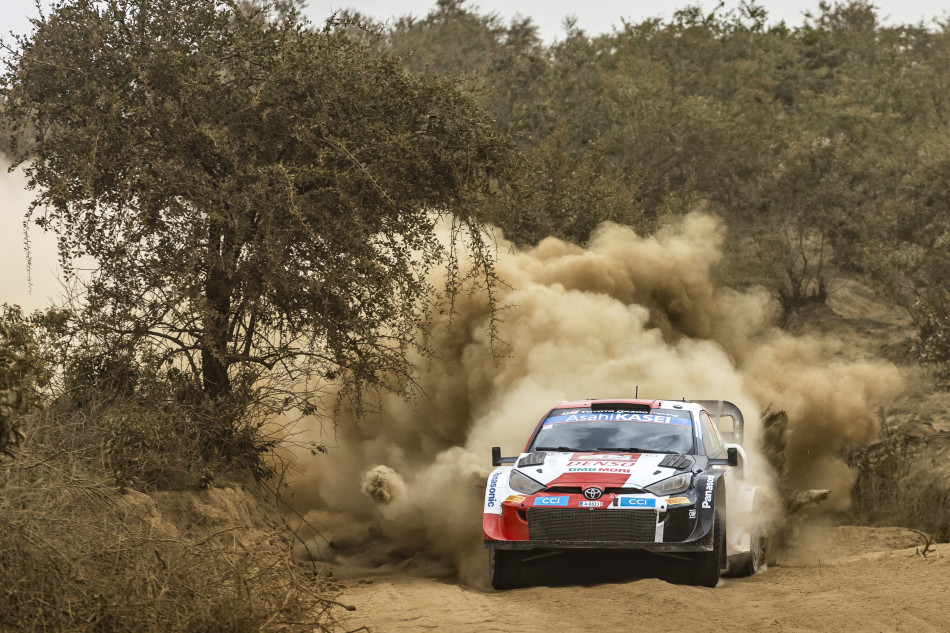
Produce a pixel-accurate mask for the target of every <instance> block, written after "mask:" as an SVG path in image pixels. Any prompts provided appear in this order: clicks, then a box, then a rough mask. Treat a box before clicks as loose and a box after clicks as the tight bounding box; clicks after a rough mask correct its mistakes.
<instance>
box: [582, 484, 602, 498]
mask: <svg viewBox="0 0 950 633" xmlns="http://www.w3.org/2000/svg"><path fill="white" fill-rule="evenodd" d="M602 494H604V491H603V490H601V489H600V488H594V487H593V486H591V487H590V488H588V489H587V490H585V491H584V496H585V497H587V498H588V499H600V495H602Z"/></svg>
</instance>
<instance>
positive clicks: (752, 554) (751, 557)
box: [736, 529, 765, 576]
mask: <svg viewBox="0 0 950 633" xmlns="http://www.w3.org/2000/svg"><path fill="white" fill-rule="evenodd" d="M764 561H765V541H764V539H763V538H762V535H761V534H760V533H759V530H758V529H753V530H752V535H751V536H750V542H749V553H748V554H745V555H743V557H742V562H741V563H740V564H739V566H738V567H737V568H736V576H753V575H755V574H757V573H759V570H760V569H761V568H762V564H763V562H764Z"/></svg>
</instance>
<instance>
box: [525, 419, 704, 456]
mask: <svg viewBox="0 0 950 633" xmlns="http://www.w3.org/2000/svg"><path fill="white" fill-rule="evenodd" d="M540 449H548V450H562V451H565V450H573V451H600V450H608V449H609V450H615V451H624V452H634V451H639V452H663V453H681V454H690V453H692V452H693V421H692V418H691V417H690V414H689V413H688V412H686V411H676V410H669V411H667V410H662V409H654V410H653V411H651V412H650V413H636V412H630V411H601V410H598V411H591V410H589V409H555V410H554V411H552V412H551V413H550V414H549V415H548V416H547V418H545V420H544V422H543V423H542V424H541V428H539V429H538V432H537V434H536V435H535V437H534V439H533V441H532V442H531V445H530V448H529V450H540Z"/></svg>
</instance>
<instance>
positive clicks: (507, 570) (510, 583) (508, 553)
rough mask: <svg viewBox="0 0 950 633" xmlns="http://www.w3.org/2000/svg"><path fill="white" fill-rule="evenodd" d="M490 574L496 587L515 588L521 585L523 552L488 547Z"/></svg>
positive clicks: (492, 583)
mask: <svg viewBox="0 0 950 633" xmlns="http://www.w3.org/2000/svg"><path fill="white" fill-rule="evenodd" d="M488 575H489V576H490V577H491V586H492V587H494V588H495V589H514V588H516V587H518V586H520V585H521V552H518V551H514V550H510V549H498V548H497V547H490V548H488Z"/></svg>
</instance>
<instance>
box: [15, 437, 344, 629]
mask: <svg viewBox="0 0 950 633" xmlns="http://www.w3.org/2000/svg"><path fill="white" fill-rule="evenodd" d="M25 426H26V428H27V429H30V426H29V425H25ZM32 430H33V431H35V428H34V429H32ZM44 439H45V440H50V441H49V442H45V443H44V442H43V440H44ZM82 445H83V442H82V441H81V438H79V439H77V438H76V437H73V438H72V439H69V434H68V433H64V432H63V430H62V429H59V431H58V432H57V433H50V434H49V435H48V436H47V437H45V438H44V437H41V436H39V435H38V434H37V433H36V432H33V433H28V437H27V439H26V440H25V441H24V443H23V446H22V449H21V451H20V452H19V454H18V455H17V456H16V458H15V459H14V460H12V461H11V460H9V459H7V460H5V461H4V462H3V463H0V631H22V632H24V633H27V632H31V631H77V632H93V631H97V632H98V631H103V632H104V631H110V632H112V631H134V632H136V633H148V632H156V633H157V632H159V631H162V632H164V631H195V632H198V631H201V632H209V633H212V632H218V631H221V632H224V631H229V632H243V631H248V632H249V631H297V630H299V631H304V630H306V631H314V630H316V631H326V630H333V629H334V628H336V624H335V620H334V614H335V613H336V612H337V611H338V609H337V605H336V603H334V602H333V601H331V600H327V599H323V598H321V597H319V596H317V595H316V594H315V592H314V591H313V589H314V586H313V585H312V583H313V580H308V579H307V578H305V577H303V576H302V575H300V574H298V572H297V571H296V570H295V569H294V566H293V562H292V557H291V549H292V548H291V543H290V542H289V536H288V533H287V532H286V531H285V530H283V529H282V528H281V527H280V525H279V524H276V523H272V524H268V523H266V522H265V523H264V524H263V527H261V526H257V527H256V528H255V529H254V530H253V534H251V532H250V531H248V530H247V529H246V527H247V526H242V525H231V526H227V525H225V526H224V527H221V526H220V525H216V526H213V527H211V528H209V529H204V530H188V532H187V533H184V532H183V530H181V531H180V530H179V527H182V526H179V527H176V525H174V524H173V523H170V522H169V521H167V520H166V517H164V516H163V515H162V513H161V511H160V510H159V509H158V506H157V505H156V504H155V503H154V502H153V501H152V499H151V498H149V497H148V496H146V495H144V494H142V493H135V492H132V491H125V492H124V493H123V492H121V491H120V490H118V489H116V488H114V487H111V486H109V485H106V484H104V483H102V481H99V480H97V477H96V475H90V474H89V473H90V472H92V471H90V469H89V463H90V457H91V456H90V455H89V454H88V451H86V454H84V452H83V450H82V448H81V447H82ZM87 446H88V445H87ZM100 475H101V477H102V479H106V478H107V477H106V474H105V473H101V474H100ZM166 494H172V493H166ZM176 494H181V495H189V494H191V495H194V494H198V493H176Z"/></svg>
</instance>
